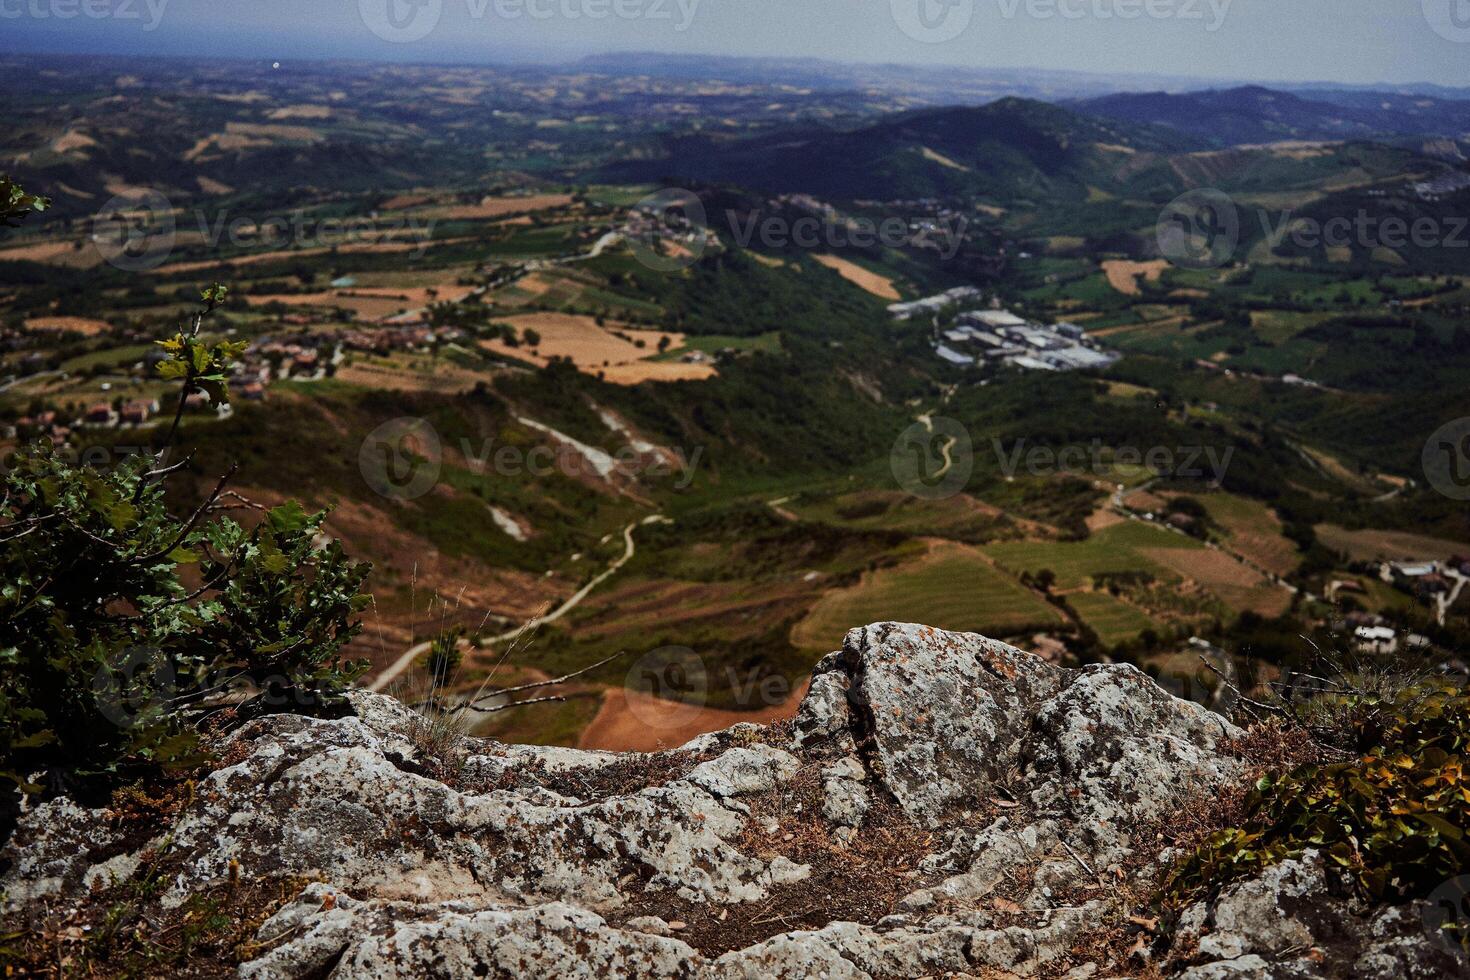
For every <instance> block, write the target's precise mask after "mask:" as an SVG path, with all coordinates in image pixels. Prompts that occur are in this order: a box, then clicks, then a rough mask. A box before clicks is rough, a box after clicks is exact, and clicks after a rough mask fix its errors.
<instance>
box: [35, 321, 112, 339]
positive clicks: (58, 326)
mask: <svg viewBox="0 0 1470 980" xmlns="http://www.w3.org/2000/svg"><path fill="white" fill-rule="evenodd" d="M25 326H26V329H27V330H38V331H45V332H48V333H79V334H82V335H83V336H86V337H95V336H97V335H98V334H104V333H107V332H108V331H110V330H111V329H112V325H111V324H110V323H108V322H107V321H105V320H91V319H88V318H87V317H82V316H38V317H35V318H34V319H30V320H27V321H26V322H25Z"/></svg>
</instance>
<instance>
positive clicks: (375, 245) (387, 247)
mask: <svg viewBox="0 0 1470 980" xmlns="http://www.w3.org/2000/svg"><path fill="white" fill-rule="evenodd" d="M469 241H474V239H472V238H444V239H440V240H438V241H434V242H428V241H424V240H420V239H413V238H407V239H404V240H402V241H395V240H384V241H371V242H370V241H361V242H347V243H345V244H343V245H339V246H337V251H338V252H379V253H389V252H414V251H418V250H420V249H427V248H428V247H429V246H430V245H459V244H463V243H464V242H469ZM330 251H332V248H331V247H330V246H322V247H320V248H301V249H295V250H290V251H274V252H247V253H245V254H243V255H235V256H231V257H230V258H227V259H202V260H195V261H189V262H174V263H171V264H169V265H165V266H160V267H159V268H158V270H157V274H158V275H174V274H177V273H181V272H198V271H199V270H201V269H213V268H215V267H216V266H219V265H227V266H230V267H231V268H240V267H245V266H251V265H258V264H260V263H263V262H279V261H281V260H283V259H303V258H307V257H309V256H313V255H326V254H327V253H329V252H330Z"/></svg>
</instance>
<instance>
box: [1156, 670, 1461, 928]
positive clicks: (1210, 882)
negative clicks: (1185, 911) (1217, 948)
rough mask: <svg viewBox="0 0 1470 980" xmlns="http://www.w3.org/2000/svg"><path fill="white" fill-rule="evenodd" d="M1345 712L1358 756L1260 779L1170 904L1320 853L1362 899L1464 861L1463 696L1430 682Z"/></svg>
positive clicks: (1422, 883)
mask: <svg viewBox="0 0 1470 980" xmlns="http://www.w3.org/2000/svg"><path fill="white" fill-rule="evenodd" d="M1353 700H1361V701H1364V702H1366V703H1364V704H1361V705H1349V706H1347V707H1349V708H1355V709H1361V710H1351V711H1347V712H1345V713H1344V716H1345V717H1347V718H1349V719H1350V724H1351V725H1353V726H1354V729H1355V732H1356V734H1357V735H1358V736H1360V737H1361V738H1362V739H1363V744H1366V745H1368V746H1370V747H1369V748H1368V749H1367V751H1366V752H1364V753H1363V754H1362V755H1361V756H1359V757H1354V758H1352V759H1350V760H1348V761H1342V762H1336V763H1333V764H1330V765H1311V766H1304V767H1302V768H1299V769H1297V770H1295V771H1293V772H1290V773H1288V774H1286V775H1281V776H1277V775H1269V774H1268V775H1266V776H1263V777H1262V778H1261V779H1260V780H1259V781H1258V782H1257V784H1256V786H1255V788H1254V790H1253V791H1252V792H1251V794H1250V797H1249V799H1248V800H1247V804H1246V813H1247V816H1246V819H1245V820H1244V821H1243V822H1242V824H1241V826H1239V827H1233V828H1230V829H1227V830H1223V831H1220V832H1218V833H1216V834H1214V835H1213V836H1211V837H1209V838H1208V839H1207V840H1206V841H1205V842H1204V844H1203V845H1201V846H1200V847H1199V848H1198V849H1197V850H1196V851H1195V852H1194V853H1193V854H1191V855H1190V856H1189V857H1188V858H1187V859H1186V860H1185V861H1184V862H1183V864H1182V865H1180V866H1179V867H1178V868H1177V870H1176V871H1175V873H1174V875H1173V877H1172V879H1171V880H1170V882H1169V884H1168V885H1167V887H1166V889H1165V894H1164V904H1165V905H1166V906H1167V907H1172V908H1175V909H1178V908H1182V907H1183V906H1184V905H1186V904H1188V903H1189V902H1192V901H1195V900H1197V899H1198V898H1200V897H1203V896H1204V895H1207V894H1211V893H1214V892H1216V891H1218V890H1219V889H1220V888H1223V887H1225V886H1226V885H1228V884H1230V883H1231V882H1234V881H1238V880H1240V879H1242V878H1247V877H1250V876H1253V875H1255V874H1258V873H1259V872H1260V871H1261V870H1263V869H1264V868H1267V867H1269V866H1271V865H1273V864H1276V863H1277V862H1279V861H1282V860H1285V859H1287V858H1291V857H1295V856H1298V855H1300V854H1301V853H1302V852H1303V851H1305V850H1307V849H1308V848H1315V849H1316V850H1318V851H1320V852H1321V853H1322V855H1323V859H1324V860H1325V861H1327V862H1328V864H1329V865H1331V866H1335V867H1336V868H1338V869H1339V870H1340V872H1341V873H1342V874H1343V875H1344V877H1345V878H1346V879H1347V880H1348V881H1350V882H1352V883H1353V885H1354V887H1355V888H1357V889H1358V890H1359V891H1360V892H1361V893H1362V894H1363V896H1365V897H1367V898H1370V899H1373V900H1375V901H1388V902H1401V901H1406V900H1409V899H1413V898H1418V897H1422V896H1424V895H1426V894H1428V893H1429V892H1431V891H1433V890H1434V889H1435V888H1436V887H1438V886H1439V885H1441V884H1442V883H1443V882H1445V881H1446V880H1447V879H1450V878H1453V877H1455V876H1456V875H1459V874H1462V873H1463V871H1464V869H1465V868H1466V867H1470V842H1467V840H1466V833H1467V830H1470V778H1467V774H1470V770H1467V767H1466V759H1465V755H1466V747H1467V743H1470V697H1467V696H1466V694H1465V692H1464V691H1463V690H1461V689H1456V688H1449V687H1444V688H1439V687H1437V686H1436V687H1434V688H1432V689H1430V690H1425V689H1424V688H1422V687H1421V688H1419V689H1414V688H1410V689H1408V690H1404V691H1400V692H1397V693H1394V694H1392V695H1383V696H1380V695H1375V694H1365V695H1359V696H1356V697H1355V698H1354V699H1353Z"/></svg>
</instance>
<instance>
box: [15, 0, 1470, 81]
mask: <svg viewBox="0 0 1470 980" xmlns="http://www.w3.org/2000/svg"><path fill="white" fill-rule="evenodd" d="M68 14H69V15H70V16H67V15H68ZM420 35H422V36H420ZM384 38H387V39H386V40H385V39H384ZM0 49H4V50H53V51H56V50H60V51H94V52H117V53H149V54H191V53H192V54H207V55H216V56H217V55H237V56H241V57H252V58H254V57H260V58H271V59H290V58H311V57H317V58H326V57H343V56H346V57H366V58H382V59H392V60H408V61H444V60H453V61H481V62H492V61H506V60H523V59H527V58H534V59H553V60H554V59H563V58H567V59H570V58H574V57H577V56H580V55H583V54H587V53H593V52H603V51H628V50H640V51H666V52H677V53H686V54H732V55H783V56H810V57H820V58H828V59H833V60H839V61H882V62H902V63H914V64H958V65H970V66H975V67H1006V68H1026V67H1042V68H1069V69H1076V70H1081V71H1092V72H1129V73H1157V74H1161V75H1190V76H1199V77H1215V78H1237V79H1255V80H1261V81H1309V80H1326V81H1351V82H1376V81H1390V82H1408V81H1431V82H1439V83H1441V84H1446V85H1470V0H0Z"/></svg>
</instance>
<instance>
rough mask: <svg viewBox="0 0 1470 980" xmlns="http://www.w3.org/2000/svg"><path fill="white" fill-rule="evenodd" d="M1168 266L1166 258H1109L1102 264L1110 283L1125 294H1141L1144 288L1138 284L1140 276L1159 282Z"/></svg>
mask: <svg viewBox="0 0 1470 980" xmlns="http://www.w3.org/2000/svg"><path fill="white" fill-rule="evenodd" d="M1168 267H1169V263H1168V261H1167V260H1165V259H1154V260H1153V261H1151V262H1130V261H1128V260H1127V259H1109V260H1107V261H1106V262H1104V263H1103V264H1102V269H1103V273H1104V274H1105V275H1106V276H1107V277H1108V285H1110V286H1112V287H1113V288H1114V289H1116V290H1117V291H1118V292H1120V293H1122V294H1123V295H1124V296H1138V295H1141V294H1142V293H1143V290H1142V289H1141V288H1140V287H1139V285H1138V277H1139V276H1142V277H1143V278H1145V279H1147V280H1148V281H1149V282H1158V281H1159V276H1161V275H1163V273H1164V270H1165V269H1167V268H1168Z"/></svg>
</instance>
